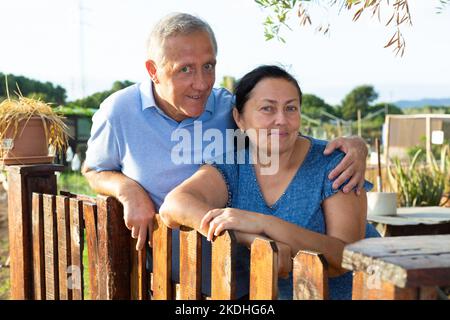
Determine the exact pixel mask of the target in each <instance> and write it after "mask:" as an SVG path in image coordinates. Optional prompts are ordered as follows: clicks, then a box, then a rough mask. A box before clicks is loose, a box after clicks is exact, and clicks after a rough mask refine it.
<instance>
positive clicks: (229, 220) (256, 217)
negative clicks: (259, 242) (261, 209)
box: [200, 208, 264, 241]
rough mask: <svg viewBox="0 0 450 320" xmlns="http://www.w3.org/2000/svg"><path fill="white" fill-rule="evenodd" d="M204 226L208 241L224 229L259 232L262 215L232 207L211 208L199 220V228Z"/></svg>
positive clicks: (262, 223)
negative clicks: (206, 230)
mask: <svg viewBox="0 0 450 320" xmlns="http://www.w3.org/2000/svg"><path fill="white" fill-rule="evenodd" d="M208 226H209V228H208ZM204 228H205V229H208V233H207V235H206V238H207V239H208V241H211V240H212V238H213V237H214V236H218V235H219V234H220V233H221V232H222V231H224V230H237V231H241V232H246V233H254V234H261V233H263V232H264V215H263V214H259V213H256V212H250V211H244V210H239V209H234V208H222V209H212V210H210V211H208V212H207V213H206V214H205V216H204V217H203V219H202V221H201V222H200V230H203V229H204Z"/></svg>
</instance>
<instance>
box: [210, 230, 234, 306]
mask: <svg viewBox="0 0 450 320" xmlns="http://www.w3.org/2000/svg"><path fill="white" fill-rule="evenodd" d="M211 256H212V257H211V264H212V266H211V267H212V270H211V298H212V299H213V300H234V299H236V272H235V270H236V266H235V264H236V238H235V235H234V233H233V232H232V231H229V230H226V231H224V232H222V233H221V234H220V235H219V236H217V237H216V238H215V239H214V240H213V243H212V253H211Z"/></svg>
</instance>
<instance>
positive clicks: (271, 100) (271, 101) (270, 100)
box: [261, 98, 299, 104]
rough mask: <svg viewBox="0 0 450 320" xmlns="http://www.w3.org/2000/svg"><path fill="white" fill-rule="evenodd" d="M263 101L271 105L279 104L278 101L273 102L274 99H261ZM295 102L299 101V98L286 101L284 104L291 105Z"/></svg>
mask: <svg viewBox="0 0 450 320" xmlns="http://www.w3.org/2000/svg"><path fill="white" fill-rule="evenodd" d="M261 101H267V102H270V103H277V102H278V101H277V100H273V99H269V98H263V99H261ZM295 101H299V100H298V98H294V99H289V100H287V101H285V102H284V103H285V104H286V103H291V102H295Z"/></svg>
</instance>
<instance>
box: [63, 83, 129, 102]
mask: <svg viewBox="0 0 450 320" xmlns="http://www.w3.org/2000/svg"><path fill="white" fill-rule="evenodd" d="M132 84H133V82H131V81H128V80H125V81H115V82H114V83H113V85H112V87H111V89H110V90H106V91H100V92H96V93H94V94H91V95H90V96H87V97H85V98H82V99H77V100H75V101H71V102H69V103H68V104H67V106H68V107H81V108H98V107H99V106H100V104H101V103H102V102H103V100H105V99H106V98H107V97H109V96H110V95H111V94H113V93H114V92H116V91H119V90H121V89H124V88H126V87H128V86H131V85H132Z"/></svg>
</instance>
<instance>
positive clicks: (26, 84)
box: [0, 72, 67, 105]
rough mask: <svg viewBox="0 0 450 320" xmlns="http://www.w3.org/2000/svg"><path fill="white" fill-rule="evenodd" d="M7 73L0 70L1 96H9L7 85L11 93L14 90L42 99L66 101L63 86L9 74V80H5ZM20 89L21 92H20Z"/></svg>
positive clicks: (46, 100)
mask: <svg viewBox="0 0 450 320" xmlns="http://www.w3.org/2000/svg"><path fill="white" fill-rule="evenodd" d="M5 78H6V77H5V74H4V73H1V72H0V79H1V80H0V81H1V84H2V85H0V97H3V98H6V97H7V87H8V90H9V94H10V96H11V95H14V92H17V93H18V94H22V95H23V96H24V97H29V98H35V99H39V98H40V99H41V100H42V101H45V102H48V103H52V104H56V105H61V104H65V102H66V97H67V95H66V89H64V88H63V87H61V86H55V85H54V84H53V83H51V82H48V81H47V82H41V81H37V80H32V79H29V78H26V77H23V76H16V75H13V74H8V75H7V79H8V82H7V83H6V81H5ZM19 90H20V92H18V91H19Z"/></svg>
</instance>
